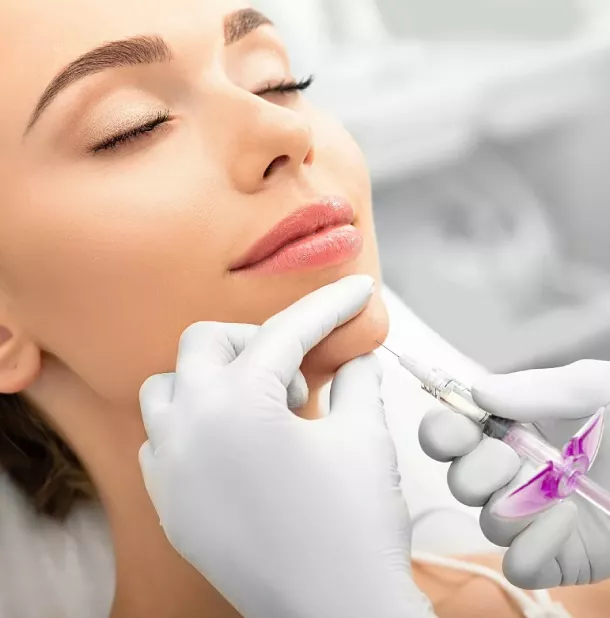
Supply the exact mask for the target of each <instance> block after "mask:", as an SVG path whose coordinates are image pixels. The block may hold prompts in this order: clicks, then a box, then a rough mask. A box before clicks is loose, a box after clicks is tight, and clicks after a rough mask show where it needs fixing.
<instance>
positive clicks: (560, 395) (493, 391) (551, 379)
mask: <svg viewBox="0 0 610 618" xmlns="http://www.w3.org/2000/svg"><path fill="white" fill-rule="evenodd" d="M472 396H473V399H474V401H475V403H476V404H477V405H478V406H480V407H481V408H483V409H484V410H486V411H487V412H491V413H492V414H495V415H497V416H501V417H504V418H509V419H513V420H515V421H519V422H522V423H538V422H544V421H551V420H554V421H556V420H560V419H564V420H576V419H584V418H586V417H589V416H591V415H592V414H594V413H595V412H597V410H598V409H599V408H600V407H602V406H605V405H606V404H607V403H608V402H609V401H610V363H609V362H605V361H593V360H582V361H578V362H576V363H573V364H571V365H566V366H564V367H557V368H554V369H534V370H528V371H520V372H517V373H510V374H506V375H489V376H485V377H483V378H481V379H480V380H479V381H478V382H477V383H476V384H475V385H474V386H473V387H472Z"/></svg>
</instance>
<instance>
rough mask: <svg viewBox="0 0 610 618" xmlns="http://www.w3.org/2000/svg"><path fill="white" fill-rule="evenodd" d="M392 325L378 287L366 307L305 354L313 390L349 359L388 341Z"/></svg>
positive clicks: (304, 373) (306, 371)
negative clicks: (390, 325) (380, 342)
mask: <svg viewBox="0 0 610 618" xmlns="http://www.w3.org/2000/svg"><path fill="white" fill-rule="evenodd" d="M388 329H389V318H388V312H387V309H386V306H385V304H384V302H383V300H382V299H381V290H380V289H379V288H378V289H377V290H376V291H375V293H374V295H373V297H372V298H371V300H370V302H369V304H368V305H367V307H366V309H365V310H364V311H363V312H362V313H360V314H359V315H358V316H357V317H355V318H354V319H353V320H351V321H350V322H347V323H346V324H344V325H343V326H341V327H339V328H337V329H336V330H335V331H334V332H333V333H332V334H330V335H329V336H328V337H327V338H326V339H325V340H324V341H323V342H322V343H320V344H319V345H317V346H316V347H315V348H313V350H311V352H309V354H307V356H306V357H305V359H304V361H303V364H302V366H301V370H302V372H303V375H304V376H305V379H306V380H307V384H308V386H309V388H310V390H314V389H317V388H320V387H321V386H323V385H324V384H326V383H327V382H328V381H329V380H330V379H332V376H333V375H334V374H335V373H336V372H337V370H338V369H339V368H340V367H341V366H342V365H344V364H345V363H347V362H348V361H350V360H352V359H354V358H356V357H358V356H362V355H363V354H369V353H370V352H372V351H373V350H375V349H377V348H378V347H379V344H378V343H377V342H376V341H375V339H378V340H379V341H385V339H386V337H387V334H388Z"/></svg>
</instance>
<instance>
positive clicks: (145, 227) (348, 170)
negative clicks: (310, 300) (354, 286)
mask: <svg viewBox="0 0 610 618" xmlns="http://www.w3.org/2000/svg"><path fill="white" fill-rule="evenodd" d="M246 6H247V5H246V4H245V3H243V2H240V1H238V0H206V1H205V2H201V1H200V0H177V2H171V3H168V2H165V1H161V0H109V1H107V2H97V1H95V2H94V1H93V0H85V1H83V0H62V2H60V3H48V2H46V1H43V0H25V1H24V2H19V3H15V2H12V1H11V0H1V1H0V49H1V52H2V53H1V54H0V74H1V75H2V79H3V80H4V84H5V87H6V88H7V89H8V91H10V92H11V96H10V97H1V100H0V112H1V113H0V118H1V120H0V136H1V137H0V187H2V189H1V192H0V196H1V201H2V209H1V212H0V220H1V225H0V326H1V327H2V328H3V329H4V331H5V332H7V331H8V332H9V333H10V337H9V338H8V339H7V340H5V341H4V343H2V344H0V392H4V393H11V392H23V393H25V394H26V395H27V396H28V397H29V398H31V400H32V401H34V402H36V403H37V404H38V405H39V406H40V407H41V408H42V409H43V410H44V412H45V414H46V417H47V419H48V420H49V422H50V423H52V424H53V425H54V426H55V427H56V428H57V429H58V430H59V432H60V433H61V434H62V435H63V436H64V437H65V439H66V440H67V441H68V443H69V444H70V445H71V446H72V448H73V449H74V450H75V452H76V453H77V454H78V455H79V456H80V458H81V459H82V461H83V462H84V464H85V466H86V467H87V469H88V471H89V473H90V475H91V477H92V478H93V480H94V483H95V485H96V486H97V488H98V491H99V493H100V497H101V501H102V504H103V506H104V509H105V511H106V512H107V514H108V518H109V521H110V525H111V528H112V534H113V540H114V546H115V553H116V565H117V592H116V600H115V604H114V608H113V617H115V618H116V617H119V616H129V617H130V618H137V617H138V616H147V618H148V617H149V616H151V615H154V616H155V617H161V616H168V617H169V616H172V617H173V616H180V617H181V618H184V617H188V616H199V615H201V613H202V611H204V610H205V612H206V613H205V615H213V616H215V617H216V616H218V617H221V616H233V615H235V614H234V612H233V610H232V609H230V608H229V606H228V605H227V604H226V603H225V602H224V601H223V600H222V599H221V598H220V596H219V595H218V594H217V593H216V591H215V590H213V589H212V588H211V587H210V586H208V585H207V584H206V583H205V582H204V581H203V580H202V578H201V576H200V575H199V574H196V573H194V572H193V570H192V569H191V567H190V566H188V565H187V564H186V563H184V562H183V561H182V559H180V558H179V557H178V556H177V555H176V554H175V553H174V551H173V549H172V548H171V547H170V546H169V545H168V543H167V541H166V540H165V538H164V536H163V534H162V531H161V528H160V527H159V525H158V518H157V517H156V514H155V513H154V510H153V509H152V506H151V504H150V501H149V499H148V495H147V494H146V491H145V489H144V486H143V482H142V478H141V473H140V469H139V465H138V460H137V454H138V449H139V447H140V446H141V444H142V443H143V442H144V441H145V439H146V436H145V433H144V430H143V426H142V422H141V416H140V410H139V404H138V391H139V388H140V386H141V384H142V383H143V382H144V380H145V379H146V378H147V377H148V376H150V375H152V374H155V373H163V372H168V371H172V370H173V369H174V367H175V360H176V352H177V343H178V340H179V337H180V335H181V333H182V332H183V330H184V329H185V328H186V327H187V326H189V325H190V324H192V323H194V322H198V321H202V320H203V321H223V322H240V323H251V324H261V323H262V322H263V321H265V320H266V319H267V318H269V317H270V316H272V315H274V314H275V313H277V312H279V311H280V310H282V309H284V308H286V307H287V306H289V305H291V304H292V303H293V302H295V301H296V300H298V299H299V298H301V297H303V296H304V295H306V294H307V293H309V292H311V291H313V290H314V289H317V288H319V287H321V286H322V285H325V284H327V283H330V282H333V281H336V280H338V279H340V278H341V277H343V276H345V275H348V274H355V273H365V274H369V275H372V276H374V277H376V278H377V279H378V280H379V263H378V257H377V247H376V240H375V233H374V226H373V219H372V212H371V197H370V183H369V177H368V173H367V169H366V165H365V162H364V159H363V156H362V154H361V152H360V151H359V149H358V148H357V146H356V144H355V143H354V142H353V140H352V139H351V137H350V136H349V135H348V134H347V133H346V132H345V131H344V129H342V128H341V126H340V125H339V124H338V123H336V122H335V121H334V120H332V119H330V118H327V117H326V116H325V115H324V114H322V113H320V112H319V111H318V110H317V109H315V108H313V107H312V106H311V105H310V104H309V103H308V102H307V100H306V99H305V98H304V97H303V96H302V95H300V94H298V93H291V94H270V95H265V96H257V95H256V94H253V92H257V91H258V89H259V88H260V87H261V86H265V85H267V84H268V83H269V82H271V83H278V82H281V81H283V80H290V79H297V80H298V79H301V78H303V77H306V76H301V75H293V74H292V73H291V70H290V66H289V63H288V58H287V55H286V51H285V49H284V46H283V44H282V42H281V41H280V39H279V37H278V35H277V34H276V33H275V31H274V29H273V28H272V27H270V26H263V27H261V28H259V29H257V30H256V31H254V32H252V33H251V34H249V35H248V36H247V37H245V38H244V39H242V40H241V41H240V42H238V43H236V44H234V45H232V46H230V47H225V46H224V32H223V20H224V18H225V16H226V15H227V14H229V13H232V12H234V11H236V10H238V9H241V8H244V7H246ZM185 15H188V19H185V18H184V16H185ZM143 34H160V35H161V36H163V38H164V39H166V41H167V42H168V43H169V45H170V46H171V47H172V50H173V60H172V61H171V62H170V63H165V64H157V65H150V66H145V67H142V66H138V67H123V68H120V69H113V70H110V71H106V72H104V73H100V74H96V75H94V76H91V77H88V78H86V79H84V80H82V81H80V82H77V83H75V84H73V85H72V86H71V87H69V89H67V90H65V91H64V92H62V93H61V94H60V95H59V96H58V97H57V99H56V100H55V101H53V103H51V105H50V106H49V107H48V108H47V109H46V111H45V112H44V113H43V114H42V116H41V117H40V119H39V120H38V122H37V123H36V124H35V125H34V127H33V128H32V129H31V131H30V132H29V133H28V135H27V137H26V138H25V139H24V138H23V132H24V130H25V127H26V125H27V124H28V120H29V117H30V114H31V113H32V111H33V109H34V107H35V105H36V102H37V100H38V98H39V97H40V96H41V94H42V92H43V91H44V89H45V88H46V86H47V84H48V83H49V82H50V80H51V79H52V78H53V77H54V76H55V75H56V74H57V73H58V71H59V70H60V69H62V68H63V67H64V66H66V65H67V64H69V63H70V62H72V61H73V60H74V59H76V58H77V57H78V56H80V55H81V54H83V53H85V52H87V51H88V50H90V49H91V48H93V47H95V46H97V45H99V44H101V43H103V42H106V41H110V40H117V39H125V38H128V37H133V36H137V35H143ZM164 109H169V110H170V111H171V115H172V120H171V121H170V122H168V123H167V125H165V126H164V127H163V128H162V129H160V130H158V131H156V132H153V133H150V134H148V135H146V136H144V137H143V138H141V139H139V140H137V141H132V142H130V143H127V144H124V145H123V147H120V148H119V149H117V150H114V151H109V152H102V153H98V154H96V155H93V154H92V153H91V152H90V150H89V148H90V146H91V145H93V144H94V143H97V142H98V141H102V140H104V139H106V138H109V137H111V136H113V135H114V134H115V133H117V129H120V128H125V123H127V124H128V125H129V127H128V128H131V127H133V126H138V121H140V120H141V122H139V124H142V123H143V122H146V121H147V120H149V119H150V117H151V116H155V115H156V114H157V112H158V111H162V110H164ZM279 157H283V159H282V164H277V165H274V166H273V167H272V168H271V172H270V173H269V174H267V176H266V177H265V171H266V170H267V169H268V168H269V166H270V165H271V164H272V163H273V162H274V161H277V159H278V158H279ZM328 195H338V196H341V197H343V198H346V199H347V200H349V202H351V204H352V206H353V208H354V210H355V212H356V223H355V224H356V226H357V227H358V228H359V230H360V231H361V232H362V234H363V235H364V249H363V251H362V253H361V255H360V256H359V257H358V258H357V259H355V260H353V261H350V262H348V263H346V264H343V265H341V266H334V267H328V268H322V269H318V270H315V271H309V272H300V273H296V272H291V273H285V274H281V275H261V274H255V273H252V274H237V273H232V272H229V267H230V265H231V264H232V263H234V262H235V261H236V260H237V259H238V258H239V257H240V256H241V255H242V254H243V253H244V252H245V251H246V250H247V249H248V248H249V247H250V246H251V245H252V244H253V243H254V242H255V241H256V240H258V239H259V238H260V237H261V236H262V235H263V234H265V233H266V232H267V231H268V230H269V229H271V228H272V227H273V226H274V225H275V224H276V223H277V222H279V221H280V220H282V219H284V218H285V217H286V216H287V215H289V214H290V213H292V212H293V211H295V210H296V209H297V208H300V207H302V206H304V205H306V204H308V203H311V202H315V201H317V200H319V199H320V198H322V197H324V196H328ZM378 287H379V288H380V287H381V286H378ZM386 332H387V315H386V311H385V307H384V306H383V303H382V301H381V300H380V298H379V296H378V295H375V297H374V298H373V299H372V300H371V302H370V303H369V305H368V307H367V308H366V309H365V311H364V312H363V313H362V314H361V315H359V316H358V317H357V318H356V319H355V320H353V321H352V322H351V323H349V324H347V325H345V326H344V327H342V328H341V329H338V330H337V331H335V333H333V334H332V335H331V336H330V337H329V338H328V339H327V340H326V341H325V342H324V343H323V344H321V345H320V346H318V347H317V348H316V349H315V350H313V351H312V352H311V353H310V354H309V355H308V357H307V359H306V361H305V363H304V365H303V367H302V370H303V373H304V375H305V377H306V379H307V382H308V386H309V388H310V402H309V404H308V406H307V407H306V408H304V409H303V410H301V414H303V415H305V416H308V417H315V416H316V415H317V414H318V410H317V397H316V395H317V393H318V391H319V389H320V388H321V387H322V386H323V385H324V384H325V383H326V382H328V380H329V379H331V377H332V375H333V373H334V372H335V371H336V369H337V368H338V367H339V366H341V365H342V364H344V363H345V362H346V361H348V360H350V359H352V358H354V357H356V356H359V355H361V354H364V353H367V352H370V351H371V350H372V349H373V348H374V347H376V344H375V343H374V338H379V339H381V338H383V337H385V335H386ZM0 340H1V338H0ZM207 612H209V613H207Z"/></svg>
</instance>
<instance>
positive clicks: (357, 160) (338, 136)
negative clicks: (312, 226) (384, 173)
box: [310, 110, 371, 214]
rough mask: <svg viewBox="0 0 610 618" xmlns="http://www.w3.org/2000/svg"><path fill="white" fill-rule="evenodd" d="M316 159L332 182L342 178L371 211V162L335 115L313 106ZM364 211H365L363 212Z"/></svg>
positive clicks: (343, 183)
mask: <svg viewBox="0 0 610 618" xmlns="http://www.w3.org/2000/svg"><path fill="white" fill-rule="evenodd" d="M310 117H311V124H312V127H313V131H314V143H315V150H316V163H317V164H318V166H319V168H320V169H321V170H322V172H321V173H323V174H326V175H327V178H328V179H329V181H331V182H333V181H334V182H335V183H336V182H340V186H341V188H344V189H345V190H346V191H347V193H348V195H351V196H354V197H356V198H359V199H358V202H359V204H361V205H363V204H365V203H366V205H367V208H366V209H364V210H366V211H367V212H368V211H370V194H371V184H370V177H369V172H368V166H367V163H366V160H365V158H364V155H363V153H362V151H361V149H360V147H359V146H358V145H357V144H356V142H355V141H354V139H353V138H352V136H351V135H350V134H349V133H348V132H347V131H346V130H345V128H344V127H343V126H342V125H341V124H340V123H339V122H337V121H336V120H335V119H334V118H332V117H330V116H328V115H327V114H325V113H323V112H320V111H317V110H312V111H311V116H310ZM361 214H362V213H361Z"/></svg>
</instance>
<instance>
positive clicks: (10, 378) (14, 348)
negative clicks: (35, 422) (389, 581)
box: [0, 326, 41, 395]
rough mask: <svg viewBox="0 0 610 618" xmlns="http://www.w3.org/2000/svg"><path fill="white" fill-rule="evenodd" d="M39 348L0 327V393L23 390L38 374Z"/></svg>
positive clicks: (7, 329) (26, 339)
mask: <svg viewBox="0 0 610 618" xmlns="http://www.w3.org/2000/svg"><path fill="white" fill-rule="evenodd" d="M40 362H41V360H40V348H39V347H38V346H37V345H36V344H35V343H34V342H33V341H31V340H30V339H28V338H26V337H24V336H23V335H21V336H19V335H16V334H15V333H13V332H11V330H10V329H9V328H7V327H5V326H0V393H2V394H5V395H10V394H14V393H19V392H20V391H23V390H25V389H26V388H27V387H28V386H30V385H31V384H32V382H34V380H35V379H36V378H37V376H38V374H39V372H40Z"/></svg>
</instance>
